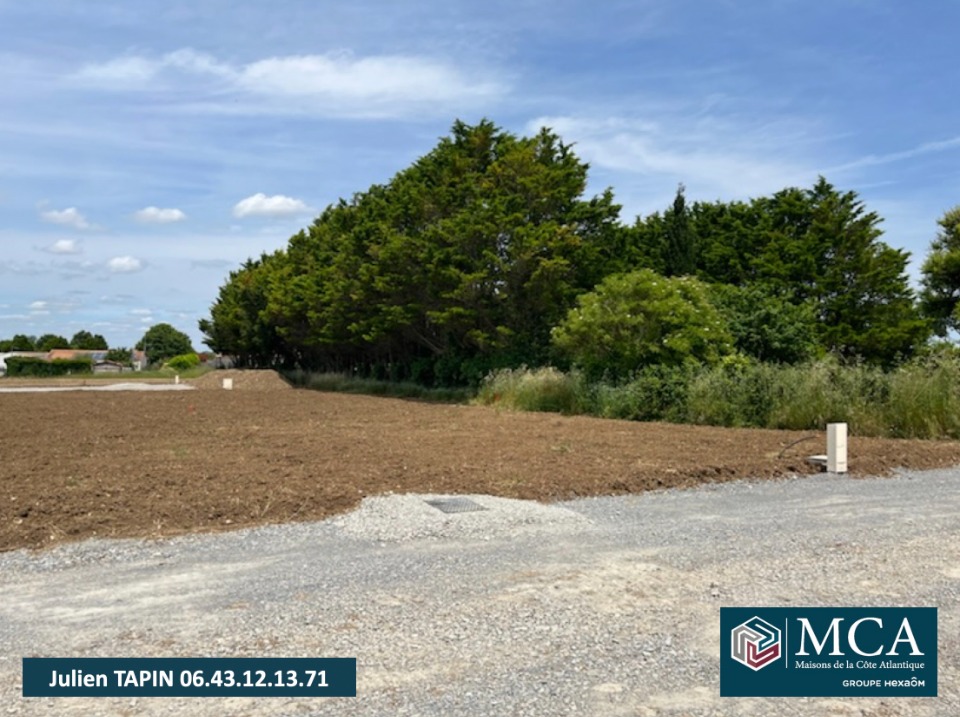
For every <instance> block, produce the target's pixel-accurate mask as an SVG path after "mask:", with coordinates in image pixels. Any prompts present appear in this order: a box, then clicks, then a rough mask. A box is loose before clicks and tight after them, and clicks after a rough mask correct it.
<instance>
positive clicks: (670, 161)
mask: <svg viewBox="0 0 960 717" xmlns="http://www.w3.org/2000/svg"><path fill="white" fill-rule="evenodd" d="M543 126H546V127H550V128H552V129H553V130H555V131H556V132H557V133H558V134H559V135H561V136H562V137H563V140H564V141H565V142H573V143H574V144H575V148H574V149H575V151H576V152H577V154H578V155H579V156H580V157H581V158H582V159H584V160H586V161H588V162H589V163H590V165H591V166H592V167H594V168H598V169H606V170H610V171H612V172H616V173H622V174H623V179H625V180H626V181H623V179H621V180H620V182H618V187H617V189H618V197H619V196H621V195H623V194H625V193H626V194H628V193H629V190H630V188H631V185H632V184H634V185H638V186H640V187H642V188H643V189H644V192H643V193H645V194H647V195H648V196H650V192H651V191H664V190H665V191H666V193H667V194H669V196H672V194H673V191H674V189H675V187H676V186H677V184H678V183H683V184H685V185H686V186H687V189H688V190H689V192H688V196H692V197H696V198H698V199H702V200H705V201H710V200H713V199H732V198H743V199H745V198H747V197H753V196H759V195H763V194H766V193H769V192H774V191H778V190H780V189H783V188H784V187H787V186H793V185H805V184H808V183H810V182H812V181H814V180H815V179H816V176H817V172H816V170H815V169H814V167H813V165H812V162H811V161H810V159H809V158H808V157H805V156H804V151H806V150H809V145H810V144H811V140H810V139H809V137H808V136H807V134H806V130H805V128H804V127H803V126H802V124H798V123H794V122H791V121H786V120H785V121H782V122H779V123H778V122H776V121H775V120H770V119H767V120H766V121H765V122H764V123H763V124H762V125H758V126H757V127H749V126H744V125H742V124H737V123H733V122H727V121H725V120H724V118H723V117H717V116H713V117H692V118H686V117H684V116H683V113H682V112H680V111H675V112H673V113H665V114H664V116H663V118H662V119H660V121H658V122H649V121H646V120H642V119H641V120H633V119H624V118H610V117H607V118H589V117H587V118H584V117H541V118H538V119H536V120H534V121H532V122H530V123H529V124H528V126H527V129H528V130H530V131H536V129H538V128H540V127H543ZM631 180H632V181H631ZM623 190H626V191H623ZM663 200H664V197H657V202H659V203H661V204H662V202H663ZM651 208H652V207H651Z"/></svg>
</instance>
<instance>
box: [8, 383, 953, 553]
mask: <svg viewBox="0 0 960 717" xmlns="http://www.w3.org/2000/svg"><path fill="white" fill-rule="evenodd" d="M224 376H233V377H234V381H235V388H236V390H234V391H224V390H222V389H221V388H220V382H221V380H222V378H223V377H224ZM196 383H197V385H198V389H200V388H202V389H204V390H196V391H181V392H175V393H173V392H171V393H166V392H163V393H160V392H151V393H137V392H108V393H94V392H61V393H17V394H0V551H5V550H12V549H16V548H20V547H30V548H42V547H46V546H50V545H53V544H56V543H58V542H62V541H69V540H79V539H82V538H86V537H90V536H117V537H120V536H125V537H128V536H162V535H173V534H177V533H183V532H188V531H210V530H226V529H235V528H239V527H245V526H252V525H257V524H262V523H276V522H284V521H291V520H315V519H319V518H323V517H326V516H329V515H332V514H334V513H338V512H342V511H345V510H349V509H350V508H352V507H354V506H355V505H357V503H358V502H359V501H360V500H361V499H362V498H363V497H364V496H367V495H375V494H379V493H386V492H394V493H400V492H423V493H487V494H492V495H499V496H504V497H513V498H528V499H538V500H554V499H567V498H572V497H576V496H588V495H598V494H621V493H636V492H640V491H645V490H651V489H657V488H664V487H682V486H692V485H696V484H698V483H705V482H717V481H727V480H732V479H736V478H743V477H754V478H774V477H777V476H782V475H787V474H792V473H807V472H812V471H813V470H815V469H814V468H813V467H811V466H809V465H808V464H807V463H806V462H805V461H804V457H805V456H806V455H808V454H810V453H820V452H823V451H824V445H825V439H824V437H823V436H822V435H821V436H818V437H817V439H816V440H813V441H807V442H804V443H800V444H798V445H796V446H794V447H792V448H789V449H787V450H786V451H785V452H784V454H783V455H782V456H781V455H780V454H781V451H783V449H784V447H785V446H787V445H788V444H790V443H791V442H793V441H796V440H797V439H799V438H802V437H804V436H806V435H811V434H808V433H797V432H786V431H759V430H734V429H717V428H705V427H694V426H673V425H666V424H641V423H630V422H623V421H606V420H600V419H593V418H585V417H569V418H568V417H561V416H556V415H552V414H523V413H512V412H506V411H497V410H495V409H491V408H481V407H467V406H437V405H429V404H424V403H418V402H414V401H402V400H394V399H382V398H370V397H362V396H349V395H343V394H327V393H317V392H311V391H304V390H295V389H291V388H289V387H288V386H287V385H286V384H285V383H283V381H282V380H281V379H279V377H277V376H276V375H275V374H272V373H269V372H247V373H244V372H218V373H216V374H208V375H207V376H204V377H202V378H200V379H198V380H197V382H196ZM957 464H960V444H958V443H955V442H924V441H892V440H881V439H861V438H856V437H852V438H851V441H850V466H851V470H852V471H853V473H854V474H860V475H867V474H878V473H883V472H886V471H889V470H890V469H893V468H896V467H906V468H933V467H942V466H948V465H957Z"/></svg>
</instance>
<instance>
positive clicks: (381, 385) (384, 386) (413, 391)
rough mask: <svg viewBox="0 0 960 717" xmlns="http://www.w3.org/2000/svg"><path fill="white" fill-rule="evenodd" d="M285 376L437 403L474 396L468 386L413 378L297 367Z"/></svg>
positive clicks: (319, 386) (304, 383) (306, 384)
mask: <svg viewBox="0 0 960 717" xmlns="http://www.w3.org/2000/svg"><path fill="white" fill-rule="evenodd" d="M283 376H284V377H285V378H286V379H287V380H288V381H289V382H290V383H291V384H292V385H294V386H299V387H302V388H309V389H312V390H315V391H332V392H337V393H356V394H364V395H367V396H390V397H392V398H415V399H418V400H421V401H430V402H434V403H463V402H465V401H467V400H468V399H469V398H471V397H472V396H473V391H471V390H470V389H466V388H429V387H427V386H423V385H422V384H419V383H413V382H411V381H383V380H378V379H374V378H357V377H355V376H349V375H348V374H344V373H333V372H325V373H311V372H309V371H303V370H300V369H295V370H292V371H285V372H283Z"/></svg>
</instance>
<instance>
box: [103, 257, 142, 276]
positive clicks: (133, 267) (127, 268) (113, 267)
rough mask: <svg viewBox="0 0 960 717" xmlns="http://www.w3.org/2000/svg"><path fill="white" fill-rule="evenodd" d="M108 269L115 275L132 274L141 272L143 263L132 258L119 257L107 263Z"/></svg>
mask: <svg viewBox="0 0 960 717" xmlns="http://www.w3.org/2000/svg"><path fill="white" fill-rule="evenodd" d="M107 268H108V269H109V270H110V271H112V272H113V273H114V274H130V273H133V272H135V271H140V270H141V269H142V268H143V263H142V262H141V261H140V260H139V259H135V258H134V257H132V256H117V257H114V258H113V259H111V260H110V261H108V262H107Z"/></svg>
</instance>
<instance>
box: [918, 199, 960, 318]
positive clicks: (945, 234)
mask: <svg viewBox="0 0 960 717" xmlns="http://www.w3.org/2000/svg"><path fill="white" fill-rule="evenodd" d="M937 223H938V224H939V225H940V230H939V232H938V233H937V237H936V238H935V239H934V240H933V242H932V243H931V245H930V253H929V254H928V255H927V258H926V261H924V263H923V268H922V269H921V271H922V273H923V290H922V293H921V301H922V305H923V310H924V313H925V314H926V315H927V316H929V317H930V319H931V320H932V321H933V322H934V327H935V329H936V332H937V334H939V335H940V336H946V334H947V331H948V330H951V329H952V330H954V331H956V330H957V329H960V313H958V309H957V306H958V304H960V205H958V206H956V207H954V208H953V209H950V210H949V211H947V212H945V213H944V215H943V216H942V217H941V218H940V220H939V221H938V222H937Z"/></svg>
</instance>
